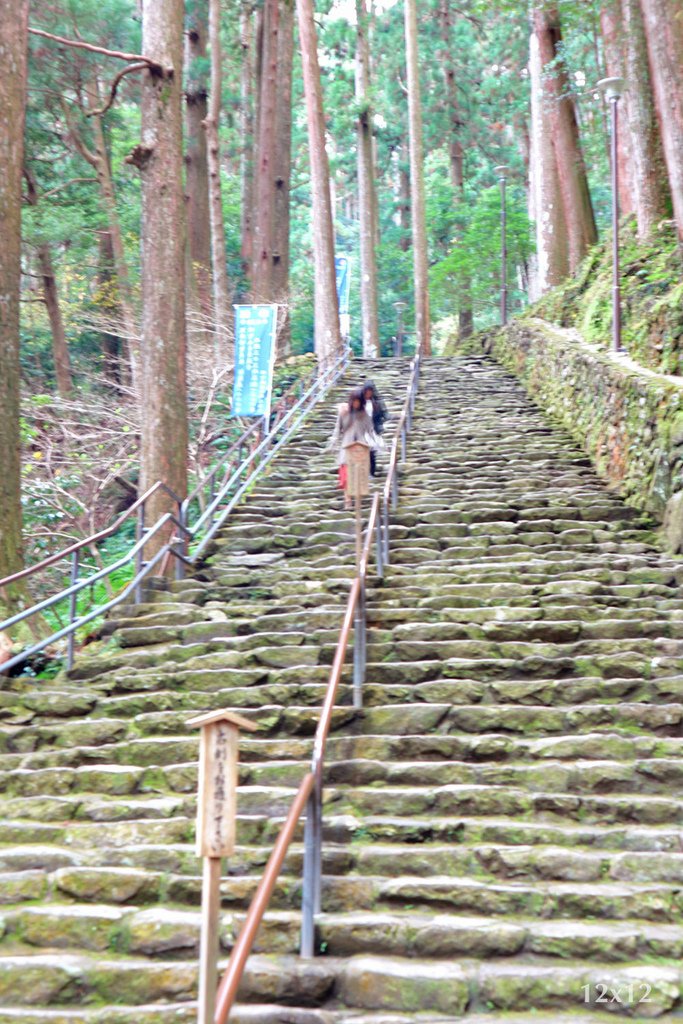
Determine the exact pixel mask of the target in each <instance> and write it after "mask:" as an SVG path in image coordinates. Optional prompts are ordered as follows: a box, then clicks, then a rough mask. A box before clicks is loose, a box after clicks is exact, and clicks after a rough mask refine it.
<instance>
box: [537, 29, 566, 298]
mask: <svg viewBox="0 0 683 1024" xmlns="http://www.w3.org/2000/svg"><path fill="white" fill-rule="evenodd" d="M529 77H530V79H531V83H530V84H531V157H530V161H529V177H530V181H529V191H530V193H531V201H530V209H531V219H532V220H533V222H534V224H535V226H536V252H537V255H538V291H539V293H540V294H543V293H544V292H546V291H547V290H548V289H549V288H553V287H554V286H555V285H558V284H559V283H560V282H561V281H562V280H563V279H564V278H565V277H566V276H567V274H568V273H569V240H568V238H567V226H566V222H565V219H564V212H563V210H562V193H561V192H560V178H559V175H558V173H557V161H556V160H555V150H554V149H553V140H552V133H551V129H550V118H549V116H548V114H547V111H546V109H545V92H544V87H543V64H542V61H541V50H540V46H539V42H538V36H537V35H536V33H535V32H532V34H531V38H530V41H529Z"/></svg>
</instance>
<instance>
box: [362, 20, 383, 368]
mask: <svg viewBox="0 0 683 1024" xmlns="http://www.w3.org/2000/svg"><path fill="white" fill-rule="evenodd" d="M356 25H357V28H356V105H357V107H358V122H357V125H356V140H357V142H356V150H357V158H358V208H359V213H360V300H361V316H362V328H363V355H364V356H365V357H366V358H370V359H376V358H377V356H378V355H379V317H378V310H377V256H376V253H377V245H378V242H379V238H378V236H377V234H376V233H375V208H376V202H377V199H376V188H375V165H374V159H373V156H374V154H373V145H372V141H373V139H372V106H371V97H370V42H369V39H368V29H369V25H368V12H367V7H366V3H365V0H356Z"/></svg>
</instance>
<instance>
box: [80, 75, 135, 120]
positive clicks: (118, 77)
mask: <svg viewBox="0 0 683 1024" xmlns="http://www.w3.org/2000/svg"><path fill="white" fill-rule="evenodd" d="M146 67H147V64H146V63H144V61H138V62H137V64H129V65H128V67H127V68H124V69H123V71H119V73H118V75H116V77H115V78H114V81H113V82H112V83H111V88H110V90H109V99H108V100H107V102H106V103H105V104H104V106H103V107H98V108H97V110H88V111H87V113H86V115H85V116H86V117H101V116H102V114H106V113H107V111H108V110H109V109H110V108H111V105H112V103H113V102H114V100H115V99H116V91H117V89H118V87H119V85H120V83H121V79H122V78H125V76H126V75H130V74H131V73H132V72H133V71H144V70H145V68H146Z"/></svg>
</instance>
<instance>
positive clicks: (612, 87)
mask: <svg viewBox="0 0 683 1024" xmlns="http://www.w3.org/2000/svg"><path fill="white" fill-rule="evenodd" d="M598 89H599V90H600V92H601V93H602V94H603V96H604V97H605V99H606V100H607V102H608V103H609V105H610V108H611V112H612V118H611V120H612V139H611V147H610V152H611V159H612V348H613V349H614V351H615V352H621V288H620V283H619V159H618V150H617V129H618V114H617V107H618V104H619V100H620V98H621V94H622V92H623V90H624V80H623V78H603V79H602V81H600V82H598Z"/></svg>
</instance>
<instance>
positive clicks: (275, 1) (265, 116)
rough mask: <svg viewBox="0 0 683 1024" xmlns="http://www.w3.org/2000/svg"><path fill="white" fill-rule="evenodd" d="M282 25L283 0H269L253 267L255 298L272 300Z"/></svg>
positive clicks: (263, 53)
mask: <svg viewBox="0 0 683 1024" xmlns="http://www.w3.org/2000/svg"><path fill="white" fill-rule="evenodd" d="M279 25H280V0H265V3H264V8H263V41H262V49H261V61H260V65H261V77H260V91H259V116H258V140H257V149H256V180H255V187H254V191H255V194H256V204H255V207H256V208H255V214H254V258H253V262H252V268H251V290H252V295H253V299H254V301H255V302H270V301H271V299H272V281H273V273H272V270H273V210H274V205H275V204H274V200H275V196H274V193H273V182H274V180H275V132H276V106H277V90H278V75H277V70H278V31H279Z"/></svg>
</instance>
